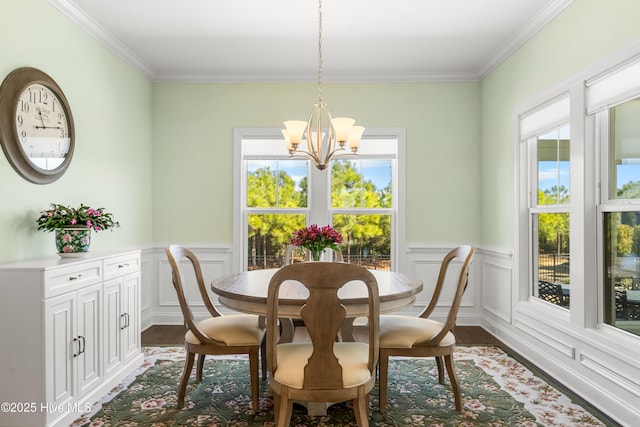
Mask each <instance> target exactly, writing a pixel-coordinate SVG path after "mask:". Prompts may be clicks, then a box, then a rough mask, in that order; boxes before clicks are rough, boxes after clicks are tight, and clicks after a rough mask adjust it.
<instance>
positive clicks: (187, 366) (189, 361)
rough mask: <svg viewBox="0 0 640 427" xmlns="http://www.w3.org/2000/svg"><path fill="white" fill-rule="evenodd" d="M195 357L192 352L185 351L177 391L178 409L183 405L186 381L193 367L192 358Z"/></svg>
mask: <svg viewBox="0 0 640 427" xmlns="http://www.w3.org/2000/svg"><path fill="white" fill-rule="evenodd" d="M194 358H195V354H194V353H191V352H189V353H187V358H186V359H185V361H184V372H183V373H182V380H181V381H180V391H179V392H178V409H182V408H183V407H184V394H185V393H186V391H187V383H188V382H189V375H191V370H192V369H193V360H194Z"/></svg>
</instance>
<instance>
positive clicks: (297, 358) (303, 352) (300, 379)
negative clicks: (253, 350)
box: [274, 342, 371, 389]
mask: <svg viewBox="0 0 640 427" xmlns="http://www.w3.org/2000/svg"><path fill="white" fill-rule="evenodd" d="M277 351H278V364H279V365H280V367H279V369H278V370H277V371H276V372H275V374H274V379H275V380H276V381H278V382H279V383H280V384H283V385H286V386H287V387H292V388H296V389H302V388H303V383H304V368H305V366H306V365H307V362H308V360H309V357H311V353H312V352H313V345H312V344H281V345H279V346H278V350H277ZM333 353H334V354H335V355H336V357H337V358H338V363H339V364H340V366H341V367H342V384H343V386H344V387H345V388H350V387H356V386H359V385H362V384H365V383H366V382H367V381H370V380H371V372H370V371H369V368H368V366H367V364H368V363H369V346H368V345H367V344H363V343H355V342H349V343H346V342H345V343H336V344H335V345H334V346H333Z"/></svg>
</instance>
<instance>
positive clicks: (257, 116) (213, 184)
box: [153, 82, 480, 243]
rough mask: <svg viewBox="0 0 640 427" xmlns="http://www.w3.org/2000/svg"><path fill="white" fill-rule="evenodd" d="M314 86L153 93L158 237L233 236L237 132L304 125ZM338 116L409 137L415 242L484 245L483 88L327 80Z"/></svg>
mask: <svg viewBox="0 0 640 427" xmlns="http://www.w3.org/2000/svg"><path fill="white" fill-rule="evenodd" d="M316 91H317V85H315V84H176V83H158V84H154V88H153V134H154V150H153V165H154V171H153V184H154V193H153V200H154V209H153V211H154V225H153V226H154V229H153V231H154V239H155V240H156V241H159V242H169V241H186V242H217V243H230V242H232V239H233V233H232V227H231V225H232V223H233V217H232V214H233V206H232V203H233V194H232V171H233V164H232V162H233V128H234V127H276V128H277V127H281V126H282V122H283V121H284V120H286V119H294V118H299V119H302V120H306V118H307V117H308V115H309V113H310V111H311V107H312V105H313V103H314V102H315V101H316V99H317V93H316ZM323 99H324V101H325V102H326V103H327V104H328V105H329V109H330V110H331V113H332V115H333V116H334V117H336V116H342V115H348V116H350V117H354V118H355V119H356V121H357V122H358V123H359V124H362V125H364V126H365V127H366V126H371V127H405V128H406V131H407V144H406V147H407V150H406V151H407V168H406V177H407V178H406V179H407V205H406V211H407V236H406V240H407V241H409V242H441V243H442V242H474V243H476V242H478V239H479V236H480V230H479V226H480V217H479V215H478V212H479V207H480V184H479V183H480V169H479V166H480V165H479V161H478V159H479V155H480V141H479V132H480V128H479V118H480V113H479V105H480V98H479V83H478V82H457V83H421V84H325V85H323Z"/></svg>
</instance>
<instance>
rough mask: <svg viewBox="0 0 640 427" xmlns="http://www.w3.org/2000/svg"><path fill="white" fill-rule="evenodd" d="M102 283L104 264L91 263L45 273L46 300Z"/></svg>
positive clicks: (98, 261)
mask: <svg viewBox="0 0 640 427" xmlns="http://www.w3.org/2000/svg"><path fill="white" fill-rule="evenodd" d="M101 281H102V262H101V261H100V260H97V261H89V262H83V263H79V264H76V263H74V264H73V265H69V266H66V267H60V268H55V269H52V270H48V271H46V272H45V279H44V283H45V286H44V298H45V299H46V298H51V297H55V296H57V295H62V294H64V293H66V292H71V291H75V290H77V289H80V288H83V287H85V286H89V285H93V284H94V283H100V282H101Z"/></svg>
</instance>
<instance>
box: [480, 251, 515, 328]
mask: <svg viewBox="0 0 640 427" xmlns="http://www.w3.org/2000/svg"><path fill="white" fill-rule="evenodd" d="M480 270H481V272H482V273H481V276H482V278H481V283H482V308H483V309H485V310H487V311H488V312H490V313H491V314H493V315H494V316H497V317H499V318H500V319H502V320H504V321H505V322H511V301H512V295H513V294H512V292H511V281H512V280H511V277H512V275H513V271H512V262H511V260H507V259H505V258H504V256H500V255H499V254H496V253H491V252H487V253H483V255H482V266H481V268H480Z"/></svg>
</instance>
